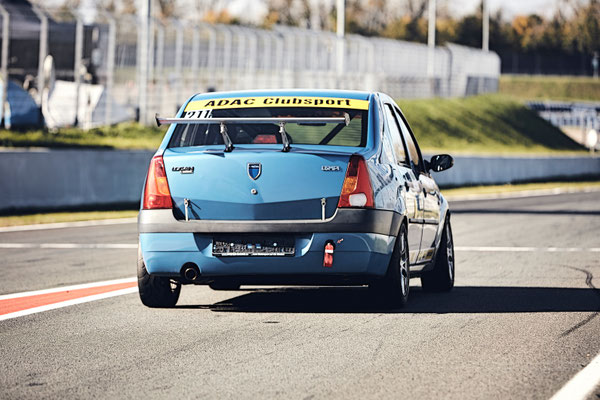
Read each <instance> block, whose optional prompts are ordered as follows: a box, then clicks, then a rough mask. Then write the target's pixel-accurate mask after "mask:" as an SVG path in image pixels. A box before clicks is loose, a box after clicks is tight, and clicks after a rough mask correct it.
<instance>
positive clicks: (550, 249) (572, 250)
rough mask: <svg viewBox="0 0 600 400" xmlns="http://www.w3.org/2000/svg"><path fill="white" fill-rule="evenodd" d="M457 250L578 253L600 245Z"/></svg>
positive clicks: (595, 249) (463, 248)
mask: <svg viewBox="0 0 600 400" xmlns="http://www.w3.org/2000/svg"><path fill="white" fill-rule="evenodd" d="M454 250H456V251H478V252H494V251H496V252H540V251H541V252H548V253H577V252H591V253H598V252H600V247H504V246H454Z"/></svg>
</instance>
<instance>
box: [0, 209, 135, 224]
mask: <svg viewBox="0 0 600 400" xmlns="http://www.w3.org/2000/svg"><path fill="white" fill-rule="evenodd" d="M137 215H138V210H116V211H69V212H67V211H65V212H49V213H39V214H23V215H8V216H0V226H15V225H33V224H49V223H53V222H75V221H90V220H96V219H113V218H133V217H137Z"/></svg>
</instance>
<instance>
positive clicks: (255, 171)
mask: <svg viewBox="0 0 600 400" xmlns="http://www.w3.org/2000/svg"><path fill="white" fill-rule="evenodd" d="M261 173H262V164H261V163H248V176H249V177H250V179H252V180H253V181H255V180H257V179H258V178H259V177H260V174H261Z"/></svg>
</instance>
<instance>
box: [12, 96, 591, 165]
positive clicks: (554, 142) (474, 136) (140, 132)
mask: <svg viewBox="0 0 600 400" xmlns="http://www.w3.org/2000/svg"><path fill="white" fill-rule="evenodd" d="M399 103H400V106H401V107H402V109H403V111H404V113H405V114H406V117H407V118H408V121H409V123H410V124H411V126H412V127H413V129H414V131H415V134H416V135H417V139H418V140H419V144H420V145H421V148H423V149H424V150H425V151H427V152H436V153H437V152H443V153H446V152H454V153H487V154H491V153H549V152H550V153H552V152H565V151H568V152H575V151H582V150H583V149H582V147H581V146H579V145H578V144H577V143H575V142H574V141H572V140H571V139H569V138H568V137H567V136H565V135H564V134H563V133H562V132H561V131H560V130H558V129H557V128H555V127H553V126H552V125H550V124H549V123H548V122H546V121H544V120H543V119H541V118H539V117H538V116H537V114H536V113H534V112H532V111H530V110H528V109H526V108H525V107H524V106H523V105H522V104H521V103H520V102H518V101H517V100H514V99H512V98H510V97H507V96H501V95H486V96H475V97H468V98H454V99H439V98H437V99H422V100H401V101H399ZM163 135H164V130H163V129H159V128H156V127H145V126H142V125H139V124H136V123H124V124H119V125H117V126H112V127H105V128H98V129H92V130H90V131H83V130H81V129H75V128H67V129H61V130H59V131H57V132H45V131H41V130H37V131H28V132H18V131H6V130H1V131H0V146H6V147H79V148H81V147H96V148H114V149H156V148H157V147H158V145H159V144H160V142H161V140H162V137H163Z"/></svg>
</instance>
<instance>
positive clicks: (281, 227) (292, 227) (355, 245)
mask: <svg viewBox="0 0 600 400" xmlns="http://www.w3.org/2000/svg"><path fill="white" fill-rule="evenodd" d="M401 221H402V216H401V215H400V214H398V213H395V212H393V211H386V210H374V209H338V210H337V211H336V212H335V214H334V215H333V216H332V217H331V218H329V219H326V220H286V221H281V220H277V221H257V220H252V221H214V220H191V221H179V220H176V219H175V218H174V217H173V213H172V211H171V210H142V211H141V212H140V214H139V218H138V226H139V232H140V245H141V249H142V253H143V256H144V261H145V263H146V268H147V270H148V272H149V273H151V274H156V275H162V276H171V277H179V276H180V274H181V269H182V267H183V265H184V264H186V263H194V264H196V265H197V266H198V268H199V269H200V274H201V280H200V282H210V281H211V279H217V278H219V277H225V278H237V279H239V280H240V281H249V280H250V281H252V280H253V279H254V281H256V282H260V281H263V282H265V283H267V282H270V281H271V280H272V279H279V278H284V280H285V281H287V282H288V283H289V284H292V283H294V282H298V283H301V282H303V279H302V277H309V276H312V277H323V278H331V280H332V281H340V282H341V281H343V280H344V279H350V278H359V279H358V280H361V279H363V278H364V277H373V276H382V275H384V274H385V272H386V270H387V265H388V263H389V259H390V256H391V254H392V251H393V247H394V243H395V239H396V238H395V237H396V235H397V232H398V231H399V229H400V224H401ZM221 233H225V234H226V233H232V234H248V233H251V234H268V235H277V234H281V235H286V236H288V237H289V236H293V238H294V242H295V254H294V256H288V257H268V256H252V257H216V256H213V254H212V241H213V236H214V235H215V234H221ZM327 241H333V242H334V243H336V247H335V253H334V257H333V266H332V267H330V268H326V267H323V255H324V249H325V244H326V242H327ZM288 278H289V279H288ZM337 278H344V279H337ZM363 280H364V279H363Z"/></svg>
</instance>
